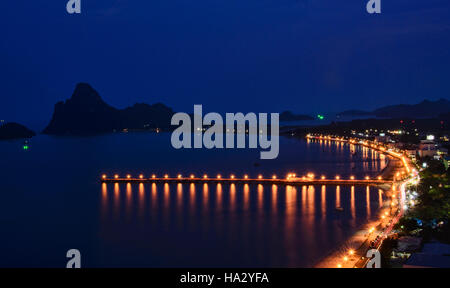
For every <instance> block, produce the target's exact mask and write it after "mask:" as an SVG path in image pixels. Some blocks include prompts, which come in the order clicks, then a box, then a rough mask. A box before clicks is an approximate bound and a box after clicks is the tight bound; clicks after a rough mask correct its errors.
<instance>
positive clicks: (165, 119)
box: [43, 83, 174, 135]
mask: <svg viewBox="0 0 450 288" xmlns="http://www.w3.org/2000/svg"><path fill="white" fill-rule="evenodd" d="M173 114H174V112H173V110H172V109H171V108H169V107H167V106H165V105H164V104H161V103H157V104H154V105H148V104H144V103H140V104H135V105H133V106H131V107H128V108H125V109H117V108H114V107H112V106H110V105H108V104H107V103H105V102H104V101H103V99H102V98H101V97H100V95H99V94H98V92H97V91H95V90H94V89H93V88H92V87H91V86H90V85H89V84H86V83H80V84H78V85H77V86H76V88H75V91H74V92H73V95H72V97H71V98H70V99H68V100H66V101H65V102H58V103H56V105H55V109H54V112H53V117H52V119H51V121H50V123H49V124H48V126H47V127H46V128H45V129H44V131H43V133H44V134H53V135H64V134H69V135H85V134H98V133H108V132H113V131H118V130H124V129H130V130H152V129H161V130H165V129H169V128H170V120H171V118H172V115H173Z"/></svg>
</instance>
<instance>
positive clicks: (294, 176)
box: [102, 173, 383, 180]
mask: <svg viewBox="0 0 450 288" xmlns="http://www.w3.org/2000/svg"><path fill="white" fill-rule="evenodd" d="M296 177H297V175H296V174H294V173H290V174H288V175H287V176H286V179H292V178H296ZM102 178H103V179H106V178H107V176H106V174H103V175H102ZM114 178H115V179H119V178H120V177H119V175H118V174H115V175H114ZM126 178H127V179H131V175H130V174H127V175H126ZM151 178H152V179H156V175H155V174H153V175H152V177H151ZM164 178H165V179H168V178H169V175H168V174H164ZM177 178H178V179H182V178H183V176H182V175H181V174H178V176H177ZM189 178H191V179H194V178H195V175H194V174H191V175H190V176H189ZM139 179H144V175H143V174H140V175H139ZM203 179H208V175H207V174H204V175H203ZM217 179H222V175H220V174H218V175H217ZM229 179H236V176H235V175H234V174H231V175H230V178H229ZM244 179H249V178H248V175H247V174H245V175H244ZM258 179H263V176H262V175H258ZM272 179H277V176H276V175H273V176H272ZM302 179H303V180H306V179H314V174H312V173H309V174H308V175H307V176H306V177H305V176H303V177H302ZM320 179H322V180H325V179H326V177H325V176H323V175H322V176H321V177H320ZM335 179H336V180H340V179H341V177H340V176H339V175H337V176H336V177H335ZM377 179H378V180H382V179H383V178H382V177H381V176H378V177H377ZM350 180H355V176H350ZM365 180H370V177H369V176H366V177H365Z"/></svg>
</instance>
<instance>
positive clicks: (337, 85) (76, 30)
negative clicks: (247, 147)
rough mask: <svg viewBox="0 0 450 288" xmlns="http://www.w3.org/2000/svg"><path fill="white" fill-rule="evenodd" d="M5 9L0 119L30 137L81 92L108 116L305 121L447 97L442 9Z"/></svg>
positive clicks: (244, 5) (332, 0)
mask: <svg viewBox="0 0 450 288" xmlns="http://www.w3.org/2000/svg"><path fill="white" fill-rule="evenodd" d="M66 2H67V1H66V0H57V1H29V0H8V1H3V2H2V5H1V8H0V9H1V11H0V13H1V17H0V27H1V28H0V29H1V34H0V63H1V64H0V86H1V92H0V95H1V102H0V103H1V104H0V119H5V120H9V121H19V122H22V123H25V124H27V125H30V126H32V127H33V128H35V129H41V128H43V126H44V125H45V124H46V123H47V122H48V121H49V119H50V117H51V113H52V111H53V105H54V103H56V102H57V101H60V100H64V99H66V98H68V97H70V95H71V93H72V91H73V89H74V86H75V84H76V83H77V82H88V83H90V84H92V85H93V87H94V88H95V89H97V90H98V91H99V92H100V94H101V96H102V97H103V98H104V99H105V100H106V101H107V102H108V103H110V104H111V105H113V106H116V107H125V106H128V105H131V104H133V103H135V102H147V103H154V102H163V103H166V104H167V105H169V106H171V107H173V108H174V109H175V110H177V111H186V112H191V111H192V108H193V104H203V105H204V111H219V112H238V111H242V112H248V111H253V112H279V111H282V110H285V109H290V110H293V111H295V112H305V113H317V112H332V111H336V112H337V111H341V110H345V109H352V108H358V109H373V108H376V107H379V106H381V105H386V104H397V103H416V102H419V101H421V100H423V99H425V98H428V99H437V98H441V97H443V98H450V97H449V95H450V93H449V92H450V77H449V76H450V73H449V69H450V1H448V0H382V4H383V14H382V15H369V14H367V13H366V12H365V5H366V2H367V0H345V1H344V0H342V1H336V0H169V1H168V0H151V1H150V0H149V1H137V0H82V4H83V14H82V15H81V16H80V15H68V14H67V13H66V12H65V5H66Z"/></svg>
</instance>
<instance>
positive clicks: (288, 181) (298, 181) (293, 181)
mask: <svg viewBox="0 0 450 288" xmlns="http://www.w3.org/2000/svg"><path fill="white" fill-rule="evenodd" d="M116 176H117V177H116ZM116 176H115V177H113V178H108V177H107V176H106V175H103V176H102V179H101V182H102V183H137V184H139V183H157V184H158V183H175V184H177V183H223V184H225V183H230V184H231V183H234V184H272V185H290V186H302V185H339V186H340V185H349V186H356V185H364V186H368V185H371V186H375V185H382V184H392V181H391V180H383V179H370V178H367V179H359V180H358V179H340V177H339V178H338V179H311V178H308V177H300V178H298V177H294V176H290V177H289V176H288V177H286V178H285V179H278V178H274V177H272V178H263V177H258V178H248V177H243V178H236V177H228V178H223V177H221V176H217V177H214V178H209V177H207V176H206V177H205V176H204V177H201V178H199V177H195V176H194V177H182V176H179V177H175V178H170V177H168V176H167V177H162V178H158V177H150V178H145V177H144V176H143V175H140V176H139V177H138V178H135V177H132V176H131V175H127V176H126V177H125V178H120V177H119V176H118V175H116Z"/></svg>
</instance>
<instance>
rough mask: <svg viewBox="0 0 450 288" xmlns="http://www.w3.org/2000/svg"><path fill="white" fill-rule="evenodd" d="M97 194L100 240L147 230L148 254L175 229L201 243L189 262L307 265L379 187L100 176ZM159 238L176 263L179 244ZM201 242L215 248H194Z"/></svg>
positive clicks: (363, 216) (341, 235) (371, 205)
mask: <svg viewBox="0 0 450 288" xmlns="http://www.w3.org/2000/svg"><path fill="white" fill-rule="evenodd" d="M159 187H162V188H163V189H162V190H159V189H158V188H159ZM111 193H113V197H111V196H110V194H111ZM100 195H101V196H100V197H101V201H100V203H101V212H100V215H101V223H100V225H101V226H102V239H104V241H106V242H109V238H110V237H114V236H113V235H116V236H117V233H118V232H117V231H122V230H132V231H134V233H136V230H137V231H144V232H141V233H142V235H143V237H144V238H146V237H150V238H152V240H151V241H150V242H156V243H149V246H147V247H146V246H143V247H141V248H142V249H143V253H144V254H145V253H149V252H148V251H146V250H148V249H150V250H152V249H154V247H150V246H151V245H155V244H157V245H158V243H159V241H163V240H162V239H165V238H166V237H167V235H176V236H177V237H180V238H179V239H177V240H176V241H178V242H179V245H180V246H191V247H192V250H193V251H198V254H197V256H196V258H195V259H192V258H191V259H190V261H191V262H190V263H191V264H190V265H191V266H203V265H212V266H226V265H237V266H245V265H254V266H277V265H280V266H284V267H285V266H292V267H299V266H310V265H312V264H314V262H315V261H317V260H318V259H319V258H320V257H323V256H325V255H326V254H327V252H329V250H330V249H332V247H335V245H336V244H337V243H338V242H341V241H343V240H345V237H348V236H349V233H350V232H351V231H352V229H354V228H356V227H357V226H358V225H361V224H362V223H364V222H365V221H367V220H369V219H371V216H372V213H373V212H372V209H377V208H379V207H381V206H382V204H383V192H382V191H381V190H379V189H377V188H374V187H369V186H367V187H354V186H352V187H350V186H301V187H300V186H299V187H294V186H277V185H261V184H257V185H251V184H250V185H249V184H242V185H241V184H206V183H204V184H193V183H192V184H181V183H178V184H168V183H165V184H154V183H153V184H133V185H132V184H110V185H107V184H102V186H101V193H100ZM111 208H112V209H111ZM336 208H339V209H336ZM157 233H165V234H166V235H165V236H164V235H161V234H157ZM183 236H184V237H183ZM119 237H120V238H125V239H126V238H127V237H126V235H120V236H119ZM127 241H129V239H128V240H127ZM184 241H186V243H184ZM255 241H256V242H255ZM163 244H164V243H163V242H161V243H159V245H161V246H160V247H159V249H161V250H162V251H166V254H164V255H165V256H164V258H165V259H166V260H167V261H163V263H165V265H166V266H177V263H179V262H177V259H179V257H181V256H182V255H183V252H182V251H180V250H177V252H176V253H175V251H167V248H166V247H165V246H164V245H163ZM202 245H205V246H207V247H210V248H211V249H212V247H214V249H217V250H214V251H215V252H214V253H213V254H208V253H206V254H205V253H202V252H199V251H201V249H200V248H201V247H202ZM115 249H117V250H120V249H121V248H120V247H116V248H115ZM199 249H200V250H199ZM191 252H192V251H191ZM188 254H190V253H187V254H186V255H185V256H186V257H188ZM226 255H228V256H230V257H231V256H233V257H231V258H229V259H226V260H224V259H221V257H225V256H226ZM160 262H161V261H160V260H158V261H157V263H160ZM147 265H150V266H151V264H147ZM157 266H158V265H157Z"/></svg>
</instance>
